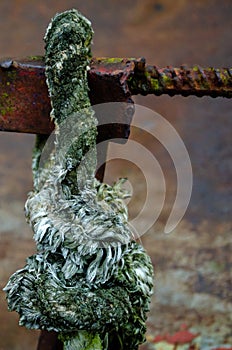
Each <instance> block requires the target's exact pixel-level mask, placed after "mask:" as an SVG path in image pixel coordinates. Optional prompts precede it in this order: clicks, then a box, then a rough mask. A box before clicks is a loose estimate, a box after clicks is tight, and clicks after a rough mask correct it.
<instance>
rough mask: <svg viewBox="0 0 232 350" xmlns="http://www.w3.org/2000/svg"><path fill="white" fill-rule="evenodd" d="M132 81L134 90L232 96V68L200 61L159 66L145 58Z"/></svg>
mask: <svg viewBox="0 0 232 350" xmlns="http://www.w3.org/2000/svg"><path fill="white" fill-rule="evenodd" d="M128 85H129V89H130V91H131V93H132V94H141V95H148V94H155V95H162V94H168V95H169V96H174V95H182V96H190V95H195V96H197V97H202V96H210V97H227V98H231V97H232V69H231V68H213V67H208V68H202V67H200V66H198V65H195V66H193V67H188V66H186V65H182V66H181V67H180V68H173V67H170V66H168V67H166V68H158V67H156V66H150V65H146V62H145V60H144V59H141V60H137V61H135V68H134V75H133V77H132V79H130V80H129V81H128Z"/></svg>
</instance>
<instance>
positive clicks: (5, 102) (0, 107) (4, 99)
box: [0, 92, 14, 117]
mask: <svg viewBox="0 0 232 350" xmlns="http://www.w3.org/2000/svg"><path fill="white" fill-rule="evenodd" d="M13 112H14V106H13V105H12V99H11V98H10V96H9V94H8V93H6V92H3V93H2V94H1V95H0V115H2V116H3V117H4V116H7V115H9V114H12V113H13Z"/></svg>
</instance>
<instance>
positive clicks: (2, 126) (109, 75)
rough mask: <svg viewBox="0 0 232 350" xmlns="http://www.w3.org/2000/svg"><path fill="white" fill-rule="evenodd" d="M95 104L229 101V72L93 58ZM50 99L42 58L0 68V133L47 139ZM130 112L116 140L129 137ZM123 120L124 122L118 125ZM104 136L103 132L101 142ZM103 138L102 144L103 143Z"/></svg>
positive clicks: (231, 92)
mask: <svg viewBox="0 0 232 350" xmlns="http://www.w3.org/2000/svg"><path fill="white" fill-rule="evenodd" d="M88 78H89V86H90V99H91V103H92V104H93V105H95V104H98V103H104V102H116V101H117V102H119V101H120V102H131V95H136V94H142V95H147V94H155V95H161V94H168V95H170V96H174V95H182V96H189V95H195V96H199V97H201V96H211V97H219V96H223V97H227V98H230V97H231V96H232V70H231V69H229V68H221V69H220V68H211V67H209V68H201V67H200V66H194V67H187V66H181V67H180V68H172V67H166V68H157V67H156V66H149V65H146V62H145V59H143V58H142V59H127V58H94V59H93V60H92V62H91V69H90V71H89V74H88ZM50 109H51V107H50V100H49V97H48V91H47V86H46V82H45V75H44V63H43V58H42V57H34V58H33V57H31V58H28V59H26V60H22V61H11V60H8V61H3V62H2V63H1V64H0V130H2V131H4V130H5V131H17V132H26V133H37V134H38V133H39V134H49V133H50V132H51V131H52V130H53V128H54V125H53V124H52V123H51V122H50V119H49V113H50ZM131 114H132V115H133V113H131V111H129V112H128V111H126V112H125V114H123V113H118V116H116V117H115V118H116V119H115V121H116V124H115V125H114V128H113V134H114V135H118V134H119V135H120V136H121V137H125V138H127V136H128V135H127V134H129V130H127V129H126V128H125V126H123V127H122V126H120V121H123V122H124V123H125V122H128V124H130V120H131V116H132V115H131ZM122 119H123V120H122ZM106 134H107V137H109V135H108V131H107V132H106V130H104V127H103V128H102V130H101V135H102V139H104V138H107V137H106V136H105V135H106ZM102 139H101V140H102Z"/></svg>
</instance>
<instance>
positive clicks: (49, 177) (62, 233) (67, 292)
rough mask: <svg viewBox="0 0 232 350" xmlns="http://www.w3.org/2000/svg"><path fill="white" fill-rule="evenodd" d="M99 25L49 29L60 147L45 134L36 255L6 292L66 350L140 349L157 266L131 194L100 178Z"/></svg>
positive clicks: (35, 210) (24, 319)
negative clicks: (95, 83) (93, 67)
mask: <svg viewBox="0 0 232 350" xmlns="http://www.w3.org/2000/svg"><path fill="white" fill-rule="evenodd" d="M92 35H93V31H92V28H91V23H90V22H89V21H88V20H87V19H86V18H85V17H84V16H82V15H81V14H80V13H79V12H78V11H76V10H70V11H66V12H64V13H61V14H58V15H56V16H55V17H54V18H53V20H52V21H51V23H50V24H49V26H48V28H47V32H46V35H45V44H46V45H45V49H46V54H45V63H46V76H47V84H48V89H49V94H50V98H51V103H52V112H51V118H52V119H54V121H55V125H56V128H55V137H54V143H53V144H54V148H53V150H51V152H50V154H49V156H48V157H47V158H46V159H45V160H43V161H42V155H43V152H44V146H45V145H46V141H47V139H46V138H44V137H39V136H38V137H37V142H36V146H35V149H34V152H33V161H32V168H33V174H34V190H33V191H32V192H31V193H30V194H29V196H28V199H27V202H26V205H25V209H26V217H27V220H28V222H29V224H30V225H31V227H32V230H33V232H34V239H35V242H36V246H37V253H36V254H34V255H33V256H31V257H29V258H28V259H27V263H26V265H25V267H24V268H23V269H21V270H19V271H17V272H15V273H14V274H13V275H12V276H11V277H10V279H9V282H8V284H7V286H6V287H5V288H4V290H5V291H6V293H7V299H8V305H9V309H10V310H15V311H17V312H18V313H19V316H20V320H19V323H20V325H23V326H26V327H27V328H32V329H42V330H48V331H50V330H54V331H56V332H58V333H59V334H60V339H61V340H62V341H63V343H64V349H66V350H72V349H75V350H77V349H81V350H83V349H89V350H98V349H99V350H102V349H105V350H106V349H115V350H116V349H127V350H130V349H131V350H135V349H136V348H137V347H138V345H139V344H140V343H142V342H143V341H144V333H145V329H146V328H145V321H146V312H147V311H148V309H149V302H150V296H151V294H152V285H153V272H152V271H153V269H152V264H151V261H150V259H149V257H148V255H147V254H146V253H145V251H144V249H143V248H142V246H141V245H139V244H137V243H136V242H135V241H133V237H132V234H131V230H130V226H129V224H128V214H127V207H126V205H125V204H124V201H123V199H124V196H125V193H124V192H123V190H122V189H121V187H120V185H121V183H120V182H118V183H116V184H115V185H114V186H109V185H107V184H102V183H100V182H98V181H97V180H96V179H95V171H96V163H97V155H96V135H97V119H96V117H95V114H94V111H93V109H92V107H91V105H90V101H89V97H88V83H87V70H88V66H89V61H90V57H91V51H90V44H91V40H92Z"/></svg>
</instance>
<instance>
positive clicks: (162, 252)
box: [0, 0, 232, 350]
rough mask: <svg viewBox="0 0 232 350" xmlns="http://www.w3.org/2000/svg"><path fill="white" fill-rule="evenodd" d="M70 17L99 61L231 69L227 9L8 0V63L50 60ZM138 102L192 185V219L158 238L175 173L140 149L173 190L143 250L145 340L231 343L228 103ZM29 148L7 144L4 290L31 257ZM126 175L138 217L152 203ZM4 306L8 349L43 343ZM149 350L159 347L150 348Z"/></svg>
mask: <svg viewBox="0 0 232 350" xmlns="http://www.w3.org/2000/svg"><path fill="white" fill-rule="evenodd" d="M73 7H75V8H77V9H79V10H80V11H81V12H82V13H83V14H84V15H86V16H87V17H88V18H89V19H90V20H91V21H92V24H93V27H94V30H95V36H94V45H93V54H94V56H109V57H114V56H118V57H124V56H125V57H141V56H144V57H146V59H147V61H148V63H151V64H156V65H158V66H160V67H162V66H165V65H173V66H179V65H181V64H183V63H187V64H188V65H194V64H199V65H202V66H210V65H212V66H215V67H229V66H230V64H231V58H232V43H231V22H232V21H231V20H232V2H231V1H230V0H221V1H218V0H195V1H191V0H176V1H172V0H144V1H142V0H140V1H138V0H137V1H130V0H124V1H121V0H115V1H114V0H108V1H105V0H100V1H85V2H83V1H74V0H73V1H71V0H67V1H58V0H56V1H54V0H50V1H46V2H39V1H29V0H18V1H5V0H1V2H0V57H3V58H5V57H23V56H27V55H37V54H39V55H41V54H43V35H44V32H45V28H46V26H47V24H48V22H49V20H50V18H51V17H52V16H53V15H54V14H55V13H56V12H59V11H63V10H66V9H69V8H73ZM135 101H136V102H137V103H139V104H142V105H145V106H146V107H149V108H151V109H153V110H155V111H156V112H158V113H160V114H161V115H162V116H163V117H165V118H166V119H167V120H169V121H170V122H171V123H172V125H173V126H174V127H175V128H176V130H177V131H178V132H179V134H180V136H181V137H182V139H183V141H184V143H185V145H186V147H187V149H188V151H189V155H190V158H191V162H192V167H193V176H194V183H193V193H192V198H191V201H190V204H189V207H188V210H187V213H186V215H185V217H184V218H183V220H182V222H181V224H179V226H178V227H177V228H176V229H175V231H174V232H173V233H172V234H170V235H168V236H167V235H165V234H164V233H163V232H162V229H163V227H164V224H165V222H166V220H167V216H168V214H169V211H170V208H171V206H172V204H173V198H174V195H175V191H176V180H175V170H174V168H173V164H172V162H171V160H170V159H169V157H168V155H167V153H166V152H165V151H164V149H163V147H162V146H161V145H160V144H159V143H158V142H157V143H156V142H153V141H152V142H151V140H150V141H149V139H146V140H141V142H144V143H145V145H146V147H147V148H149V149H150V150H151V151H152V152H153V154H154V155H155V157H156V158H157V159H158V161H159V162H160V165H161V166H162V169H163V172H164V174H165V178H166V181H167V184H168V191H167V200H166V203H165V208H164V210H163V211H162V214H161V216H160V218H159V220H158V222H157V223H156V224H155V225H154V226H153V228H152V229H151V230H150V231H149V232H148V233H147V234H146V235H145V236H143V239H142V241H143V244H144V245H145V247H146V248H147V249H148V252H149V254H150V255H151V257H152V261H153V263H154V266H155V271H156V279H155V293H154V297H153V300H152V307H151V312H150V315H149V320H148V338H149V339H151V338H152V337H153V336H154V335H156V334H161V333H164V332H170V333H173V332H175V331H177V330H178V329H179V328H180V326H181V325H182V324H186V325H187V327H189V328H190V329H192V330H193V331H196V332H200V333H201V334H202V335H203V343H204V344H203V343H202V344H203V345H202V347H204V346H206V345H207V346H208V344H211V343H210V342H212V344H214V345H220V344H225V343H227V344H232V332H231V328H232V319H231V317H232V316H231V314H232V282H231V280H232V276H231V270H232V269H231V267H232V254H231V245H232V244H231V198H232V184H231V173H232V171H231V170H232V169H231V153H232V150H231V136H232V129H231V126H232V125H231V124H232V122H231V120H232V118H231V107H232V101H231V100H226V99H223V98H217V99H211V98H206V97H205V98H201V99H199V98H196V97H188V98H184V97H173V98H170V97H167V96H160V97H154V96H149V97H142V96H139V97H136V98H135ZM135 133H136V132H135V131H132V136H135V137H136V135H135ZM33 140H34V136H33V135H20V134H10V133H1V134H0V287H1V288H2V287H3V286H4V285H5V284H6V282H7V280H8V277H9V275H10V274H11V273H12V272H14V271H15V270H16V269H18V268H20V267H22V266H23V265H24V262H25V258H26V257H27V256H28V255H30V254H32V253H33V252H34V242H33V240H32V234H31V231H30V229H29V228H28V226H27V224H26V222H25V219H24V213H23V206H24V202H25V199H26V196H27V193H28V191H29V190H30V189H31V188H32V180H31V169H30V167H31V150H32V145H33ZM138 156H140V155H138ZM141 156H142V155H141ZM119 176H128V177H129V179H130V181H131V183H133V186H134V198H132V201H131V203H130V211H131V215H135V214H136V212H137V211H138V210H139V209H140V208H141V205H142V202H143V201H144V192H145V184H144V183H143V182H144V181H143V178H142V176H141V173H140V172H139V171H138V170H137V169H136V167H133V166H131V165H128V164H127V165H126V164H125V162H111V164H109V166H108V172H107V180H109V181H112V180H114V179H116V178H117V177H119ZM157 198H158V193H157ZM150 215H152V208H151V212H150ZM0 297H1V299H0V350H26V349H35V348H36V343H37V337H38V332H36V331H28V330H25V329H23V328H21V327H19V326H18V325H17V320H18V317H17V315H16V314H15V313H8V312H7V306H6V301H5V299H4V298H5V296H4V294H3V293H2V292H0ZM207 342H208V343H207ZM146 347H147V348H149V349H150V348H151V349H152V348H153V347H152V344H151V343H148V344H147V345H146ZM141 348H142V347H141Z"/></svg>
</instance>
